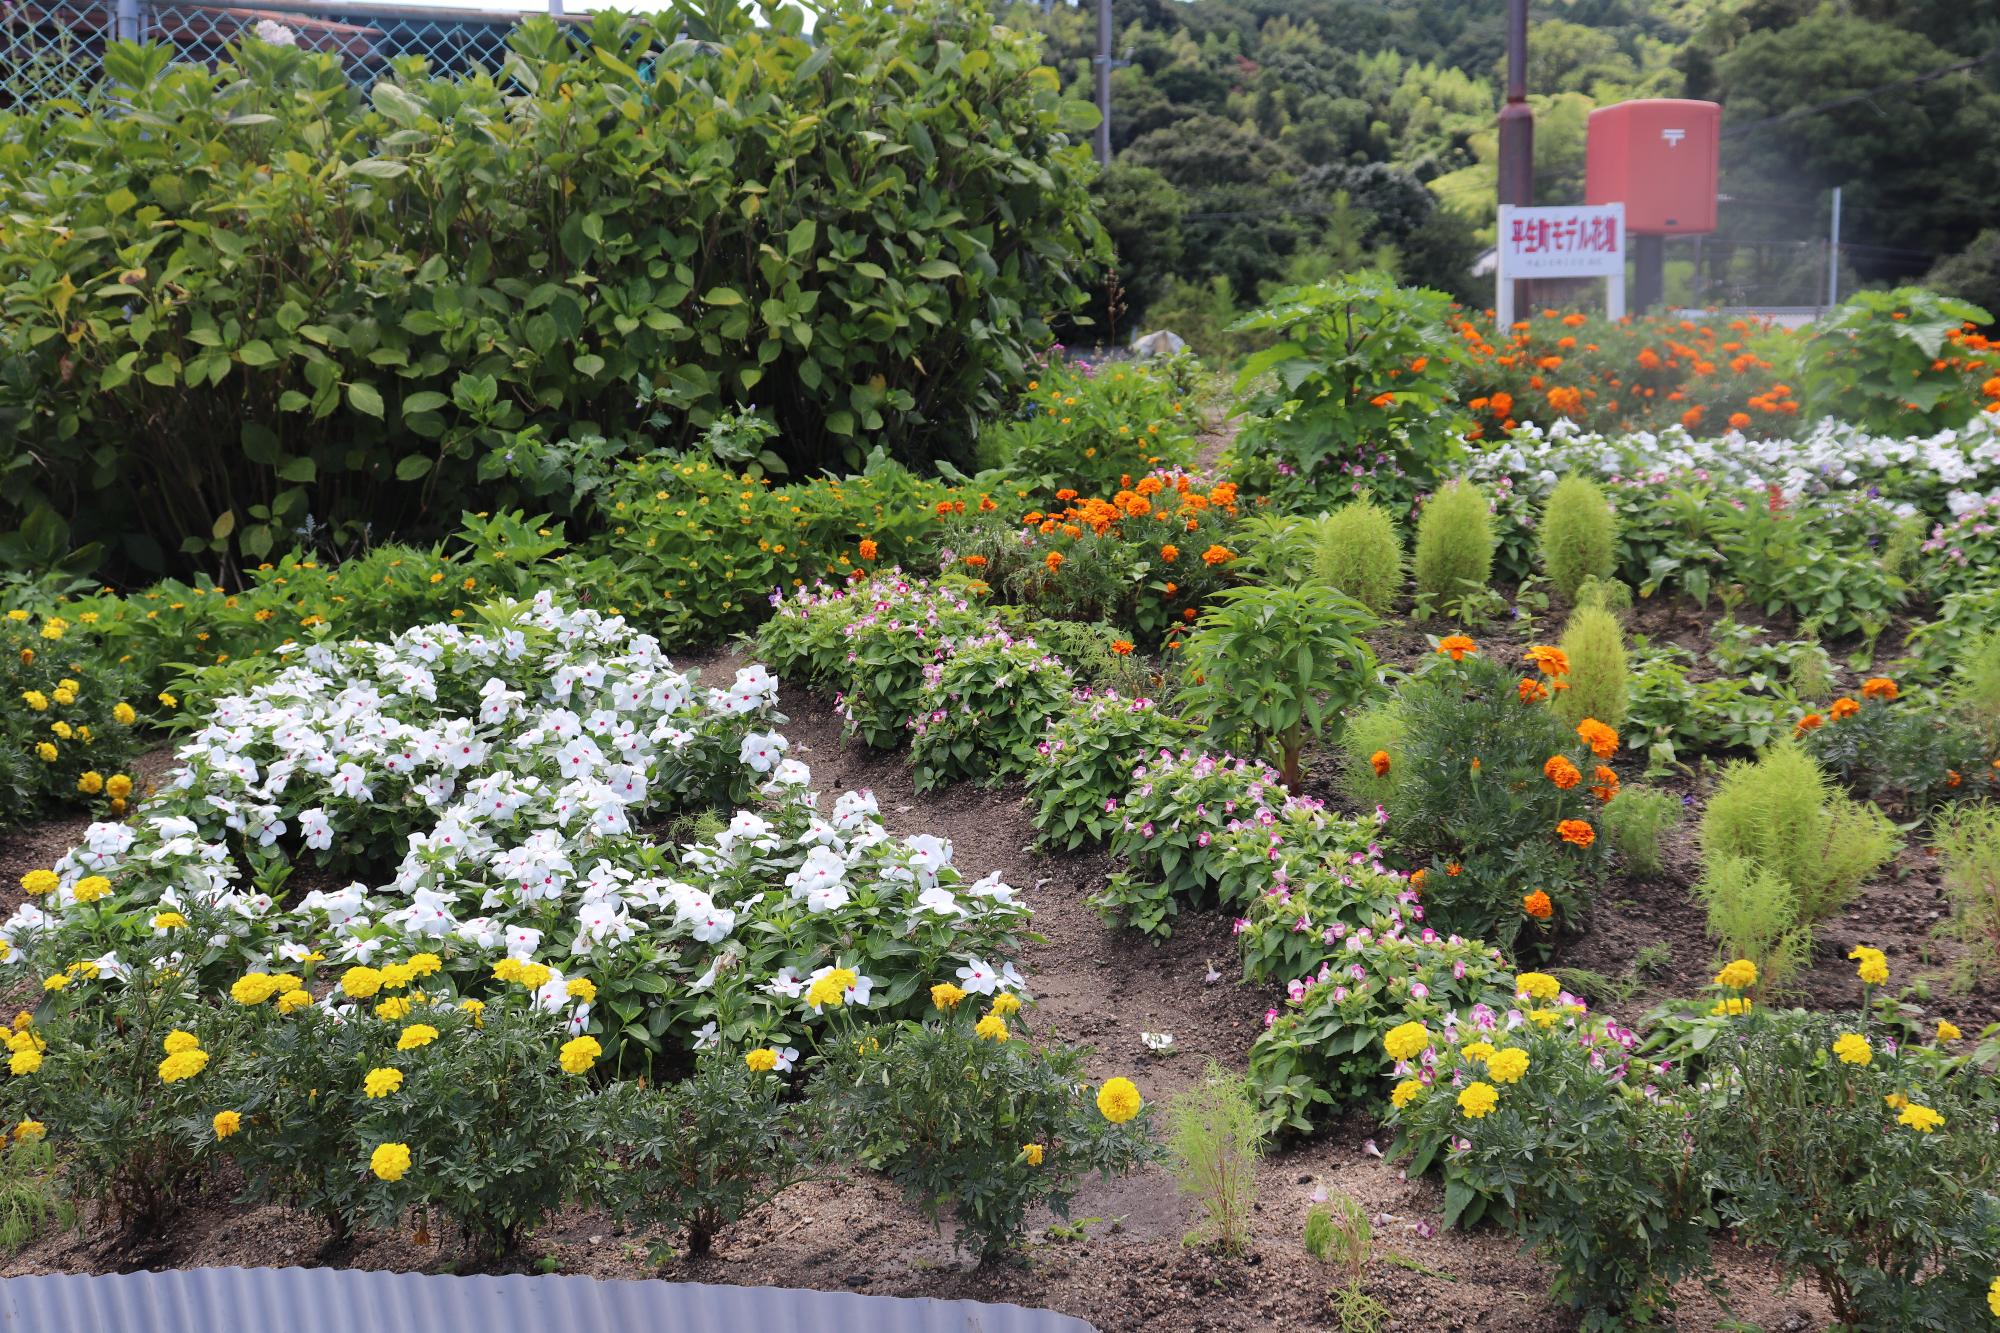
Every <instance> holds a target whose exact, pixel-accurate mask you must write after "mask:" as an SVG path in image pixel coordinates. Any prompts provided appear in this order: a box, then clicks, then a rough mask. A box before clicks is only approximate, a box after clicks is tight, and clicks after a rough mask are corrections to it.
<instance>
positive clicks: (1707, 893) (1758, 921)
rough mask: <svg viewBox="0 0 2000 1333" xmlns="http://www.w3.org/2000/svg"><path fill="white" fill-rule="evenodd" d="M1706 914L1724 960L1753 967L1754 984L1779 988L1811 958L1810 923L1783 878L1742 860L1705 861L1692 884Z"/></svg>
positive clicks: (1721, 858)
mask: <svg viewBox="0 0 2000 1333" xmlns="http://www.w3.org/2000/svg"><path fill="white" fill-rule="evenodd" d="M1694 891H1695V897H1696V898H1697V899H1699V900H1700V902H1701V904H1702V906H1703V908H1704V909H1706V911H1707V913H1708V934H1709V937H1710V938H1711V939H1713V940H1714V941H1715V944H1716V951H1717V953H1718V955H1719V956H1720V957H1721V958H1722V959H1723V960H1725V961H1727V960H1729V959H1735V958H1743V959H1747V960H1748V961H1750V962H1752V963H1755V964H1756V965H1757V975H1758V978H1759V980H1760V984H1761V985H1762V986H1763V987H1764V988H1766V989H1770V988H1772V987H1780V986H1783V985H1784V983H1785V982H1786V981H1788V980H1789V979H1790V978H1791V977H1792V976H1793V975H1794V974H1795V973H1796V972H1798V970H1799V969H1800V968H1801V967H1803V966H1805V965H1806V964H1807V963H1808V962H1810V961H1811V959H1812V939H1813V931H1812V922H1811V921H1809V920H1807V919H1806V918H1805V916H1804V914H1803V912H1802V911H1801V909H1800V906H1799V895H1798V892H1797V891H1796V890H1795V889H1794V888H1793V887H1792V886H1791V885H1790V884H1788V883H1786V882H1785V880H1784V878H1783V877H1782V876H1780V875H1778V874H1776V873H1775V872H1773V871H1771V870H1769V869H1767V868H1766V867H1764V866H1761V865H1759V864H1757V863H1756V862H1754V861H1752V860H1750V859H1749V858H1747V857H1742V856H1717V857H1712V858H1710V859H1709V861H1708V864H1707V865H1706V866H1705V867H1704V868H1703V871H1702V877H1701V879H1700V881H1699V882H1697V883H1696V884H1695V886H1694Z"/></svg>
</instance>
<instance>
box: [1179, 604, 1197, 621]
mask: <svg viewBox="0 0 2000 1333" xmlns="http://www.w3.org/2000/svg"><path fill="white" fill-rule="evenodd" d="M1181 619H1182V620H1187V621H1192V620H1193V619H1194V608H1193V607H1191V606H1190V607H1189V608H1188V609H1187V610H1185V611H1183V612H1181Z"/></svg>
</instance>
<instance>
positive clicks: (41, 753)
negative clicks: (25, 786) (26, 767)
mask: <svg viewBox="0 0 2000 1333" xmlns="http://www.w3.org/2000/svg"><path fill="white" fill-rule="evenodd" d="M58 753H60V752H59V751H58V750H57V749H56V747H55V742H53V741H43V742H42V743H41V744H40V745H37V746H36V747H35V755H36V757H37V758H39V759H40V760H41V761H42V762H43V763H45V764H53V763H54V762H55V761H56V755H57V754H58Z"/></svg>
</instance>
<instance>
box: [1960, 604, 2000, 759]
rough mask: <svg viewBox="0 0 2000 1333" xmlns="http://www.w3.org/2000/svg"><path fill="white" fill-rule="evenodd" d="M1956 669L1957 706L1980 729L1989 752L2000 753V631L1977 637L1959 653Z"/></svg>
mask: <svg viewBox="0 0 2000 1333" xmlns="http://www.w3.org/2000/svg"><path fill="white" fill-rule="evenodd" d="M1956 667H1957V669H1956V670H1955V671H1954V672H1953V674H1952V679H1951V700H1952V704H1953V706H1954V707H1956V708H1957V710H1958V711H1959V712H1960V713H1961V714H1963V715H1964V716H1965V717H1966V719H1967V720H1968V721H1970V722H1971V724H1972V725H1973V726H1974V727H1976V728H1977V729H1978V731H1979V734H1980V736H1981V737H1983V738H1984V739H1985V741H1986V745H1987V748H1988V749H2000V630H1991V631H1988V632H1987V633H1984V634H1979V635H1975V636H1974V637H1973V638H1972V639H1971V641H1970V642H1968V643H1967V644H1966V645H1965V647H1964V648H1962V649H1961V650H1960V651H1959V656H1958V661H1957V663H1956Z"/></svg>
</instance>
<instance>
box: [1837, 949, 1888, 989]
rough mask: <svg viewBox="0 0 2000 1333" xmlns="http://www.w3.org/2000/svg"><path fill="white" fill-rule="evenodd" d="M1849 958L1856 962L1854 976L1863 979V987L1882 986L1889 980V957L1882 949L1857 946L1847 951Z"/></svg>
mask: <svg viewBox="0 0 2000 1333" xmlns="http://www.w3.org/2000/svg"><path fill="white" fill-rule="evenodd" d="M1847 956H1848V957H1849V958H1851V959H1854V960H1855V968H1854V975H1856V976H1858V977H1860V978H1861V982H1862V984H1863V985H1866V986H1880V985H1882V984H1884V983H1885V982H1887V981H1888V980H1889V956H1888V955H1887V954H1885V953H1883V952H1882V951H1881V950H1880V949H1871V948H1869V947H1868V946H1867V945H1865V944H1857V945H1855V946H1854V947H1853V948H1852V949H1849V950H1848V951H1847Z"/></svg>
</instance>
